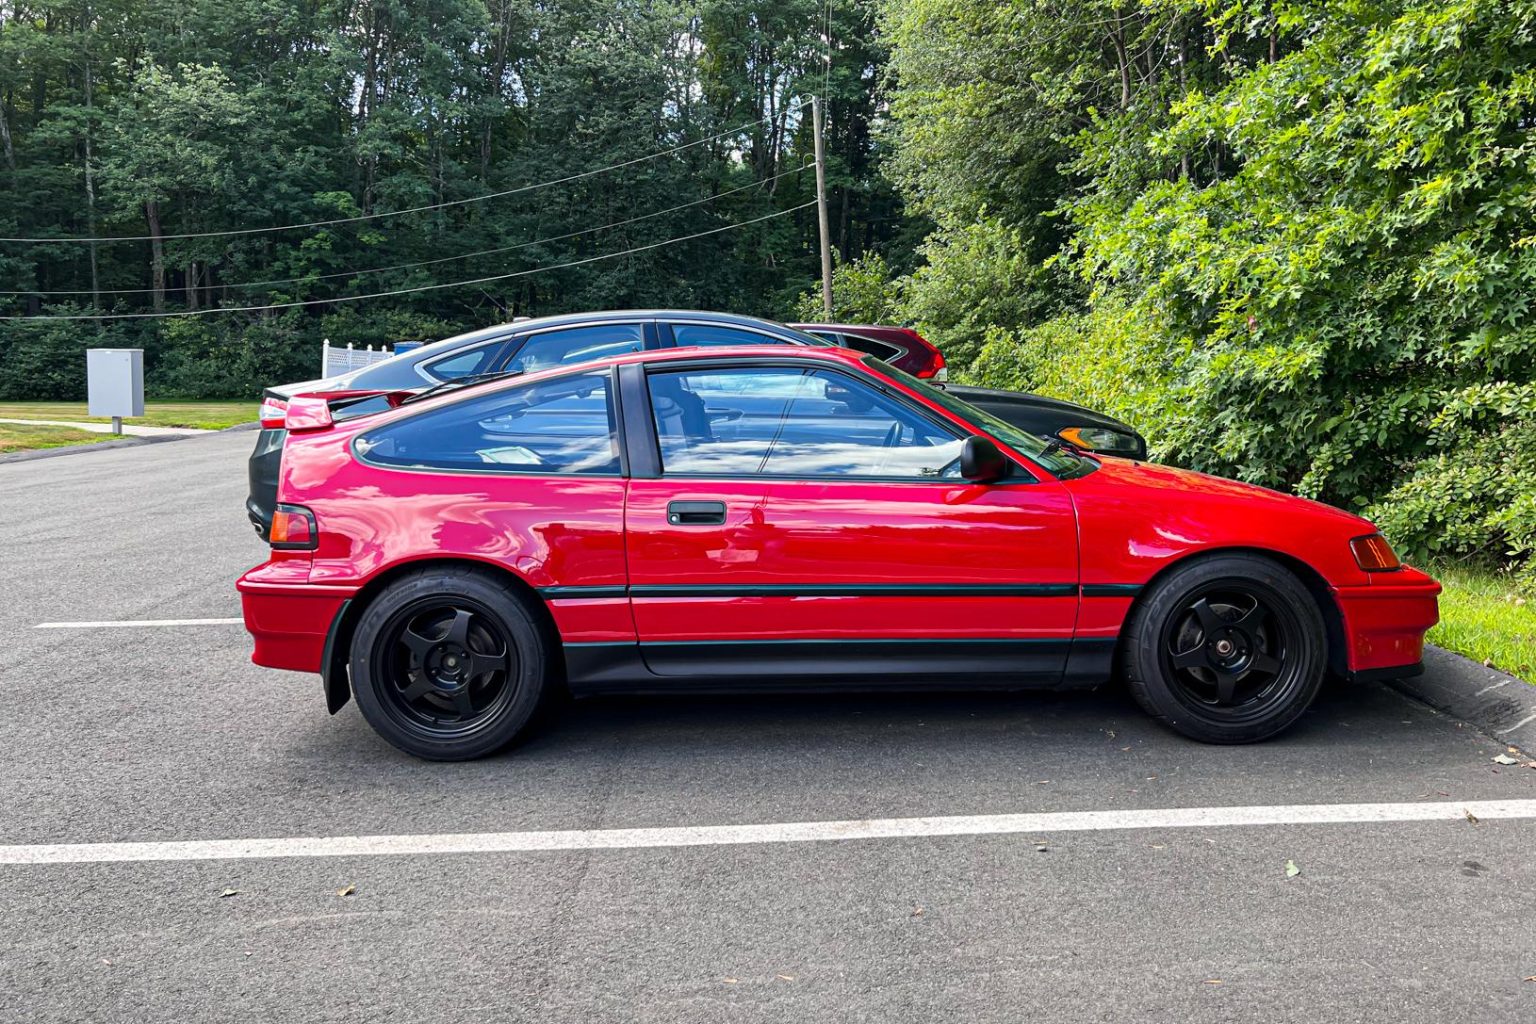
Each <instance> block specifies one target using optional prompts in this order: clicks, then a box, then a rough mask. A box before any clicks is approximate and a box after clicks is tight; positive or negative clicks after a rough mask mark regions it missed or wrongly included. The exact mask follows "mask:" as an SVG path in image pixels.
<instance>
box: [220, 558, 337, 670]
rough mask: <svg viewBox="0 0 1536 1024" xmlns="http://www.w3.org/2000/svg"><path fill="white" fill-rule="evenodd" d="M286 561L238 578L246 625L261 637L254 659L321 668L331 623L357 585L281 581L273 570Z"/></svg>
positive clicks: (274, 665)
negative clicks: (338, 585)
mask: <svg viewBox="0 0 1536 1024" xmlns="http://www.w3.org/2000/svg"><path fill="white" fill-rule="evenodd" d="M281 564H282V563H272V562H269V563H267V564H266V565H260V566H257V567H256V568H254V569H252V570H251V571H250V572H248V573H246V574H245V575H244V576H242V577H240V579H239V581H238V582H237V583H236V584H235V589H236V590H238V591H239V592H240V607H241V610H242V611H243V612H244V615H245V628H246V631H247V632H249V633H250V634H251V637H252V638H253V639H254V640H255V641H256V648H255V650H254V651H253V652H252V653H251V660H252V661H253V662H255V663H256V664H258V665H263V666H265V667H267V668H283V669H289V670H291V671H294V672H319V671H320V670H321V665H322V663H323V662H324V659H325V641H326V637H327V635H329V633H330V630H331V623H332V622H334V621H335V619H336V615H337V613H339V612H340V611H341V607H342V605H343V604H345V603H346V602H347V600H348V599H349V598H351V597H352V596H353V595H354V594H355V593H356V592H357V590H356V588H355V587H316V586H310V585H308V584H296V583H291V582H280V581H278V580H275V579H273V578H272V577H273V576H275V575H278V574H277V573H273V572H272V571H271V570H272V568H273V567H274V565H281Z"/></svg>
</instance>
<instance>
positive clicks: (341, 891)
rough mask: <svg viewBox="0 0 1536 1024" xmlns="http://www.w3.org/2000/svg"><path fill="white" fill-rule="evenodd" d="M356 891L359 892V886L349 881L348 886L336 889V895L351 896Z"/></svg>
mask: <svg viewBox="0 0 1536 1024" xmlns="http://www.w3.org/2000/svg"><path fill="white" fill-rule="evenodd" d="M355 892H357V886H355V885H353V884H352V883H351V882H348V883H347V884H346V886H344V887H343V888H340V889H337V890H336V895H337V896H351V895H352V894H353V893H355Z"/></svg>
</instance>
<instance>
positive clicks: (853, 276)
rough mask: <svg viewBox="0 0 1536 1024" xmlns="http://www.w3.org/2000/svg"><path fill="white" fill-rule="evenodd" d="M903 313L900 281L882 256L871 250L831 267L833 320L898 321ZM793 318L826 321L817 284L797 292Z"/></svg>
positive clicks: (856, 321) (888, 322) (857, 321)
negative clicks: (866, 253)
mask: <svg viewBox="0 0 1536 1024" xmlns="http://www.w3.org/2000/svg"><path fill="white" fill-rule="evenodd" d="M902 316H903V314H902V309H901V283H900V281H899V280H898V279H897V278H896V277H895V276H894V275H893V274H892V273H891V268H890V265H889V264H887V263H886V261H885V257H884V256H881V255H879V254H878V253H871V254H868V255H865V256H861V257H859V258H858V259H855V260H849V261H848V262H847V263H839V264H838V265H837V266H835V267H833V268H832V322H833V323H839V324H899V323H901V322H902ZM793 319H794V320H796V321H798V322H800V323H817V322H821V321H825V319H826V309H825V307H824V306H823V305H822V301H821V289H820V288H815V289H813V290H811V291H808V292H803V293H802V294H801V295H800V297H799V298H798V299H797V300H796V301H795V308H794V312H793Z"/></svg>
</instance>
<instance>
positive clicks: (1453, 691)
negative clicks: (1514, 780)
mask: <svg viewBox="0 0 1536 1024" xmlns="http://www.w3.org/2000/svg"><path fill="white" fill-rule="evenodd" d="M1387 685H1388V686H1391V687H1392V688H1393V689H1395V690H1398V691H1400V692H1402V693H1405V694H1407V695H1408V696H1410V697H1412V698H1414V699H1415V700H1418V701H1422V702H1423V703H1425V704H1428V705H1429V706H1430V707H1432V708H1435V709H1436V710H1438V711H1444V712H1445V713H1446V714H1448V715H1452V716H1454V717H1456V718H1459V719H1461V720H1462V721H1464V722H1467V723H1468V724H1470V725H1474V726H1476V727H1477V728H1478V729H1480V730H1481V731H1483V732H1485V733H1487V734H1488V735H1489V736H1492V737H1493V738H1494V739H1496V740H1498V741H1499V742H1501V743H1504V744H1507V745H1508V746H1512V747H1518V748H1520V749H1521V750H1523V751H1527V752H1531V751H1536V686H1532V685H1531V684H1530V683H1527V682H1526V681H1525V680H1523V679H1517V678H1515V677H1514V676H1512V675H1507V674H1505V673H1503V672H1500V671H1499V670H1497V669H1492V668H1487V667H1485V666H1483V665H1479V664H1478V663H1477V662H1475V661H1473V660H1471V659H1470V658H1463V657H1462V656H1461V655H1459V654H1452V653H1451V652H1450V651H1446V650H1441V649H1440V648H1439V647H1432V646H1430V645H1428V644H1425V645H1424V674H1423V675H1418V676H1413V677H1412V678H1409V679H1393V680H1391V681H1389V682H1388V683H1387Z"/></svg>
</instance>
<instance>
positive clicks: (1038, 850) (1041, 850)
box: [1035, 843, 1046, 853]
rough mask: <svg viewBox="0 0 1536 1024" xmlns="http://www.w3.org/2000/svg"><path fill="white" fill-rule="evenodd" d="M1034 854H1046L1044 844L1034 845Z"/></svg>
mask: <svg viewBox="0 0 1536 1024" xmlns="http://www.w3.org/2000/svg"><path fill="white" fill-rule="evenodd" d="M1035 852H1036V853H1044V852H1046V845H1045V844H1044V843H1036V844H1035Z"/></svg>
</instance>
